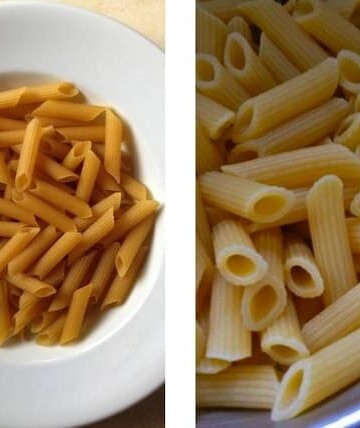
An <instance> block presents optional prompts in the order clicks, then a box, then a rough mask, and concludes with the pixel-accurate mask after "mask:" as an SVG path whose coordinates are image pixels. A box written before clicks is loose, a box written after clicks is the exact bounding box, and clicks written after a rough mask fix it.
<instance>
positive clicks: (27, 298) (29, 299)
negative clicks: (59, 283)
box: [9, 279, 48, 310]
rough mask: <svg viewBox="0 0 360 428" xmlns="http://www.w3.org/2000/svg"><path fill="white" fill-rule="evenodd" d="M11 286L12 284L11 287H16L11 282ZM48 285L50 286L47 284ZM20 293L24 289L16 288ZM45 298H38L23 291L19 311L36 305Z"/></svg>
mask: <svg viewBox="0 0 360 428" xmlns="http://www.w3.org/2000/svg"><path fill="white" fill-rule="evenodd" d="M14 282H16V279H15V280H14ZM9 284H11V286H13V287H16V286H15V285H14V284H12V283H11V282H10V281H9ZM47 285H48V284H47ZM16 288H17V289H18V290H19V291H22V289H21V288H20V287H16ZM42 298H44V297H38V296H36V295H35V294H33V293H31V292H30V291H25V290H24V291H22V294H21V296H20V297H19V305H18V307H19V310H21V309H24V308H26V307H27V306H29V305H33V304H34V303H36V302H38V301H39V300H40V299H42Z"/></svg>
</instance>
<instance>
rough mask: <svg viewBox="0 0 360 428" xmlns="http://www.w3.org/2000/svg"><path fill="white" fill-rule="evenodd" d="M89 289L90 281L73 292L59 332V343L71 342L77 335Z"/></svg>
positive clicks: (86, 304)
mask: <svg viewBox="0 0 360 428" xmlns="http://www.w3.org/2000/svg"><path fill="white" fill-rule="evenodd" d="M91 290H92V284H91V283H90V284H88V285H86V286H84V287H81V288H79V289H78V290H76V291H75V292H74V295H73V296H72V299H71V303H70V307H69V311H68V313H67V316H66V319H65V323H64V327H63V330H62V332H61V337H60V344H61V345H64V344H66V343H69V342H72V341H73V340H75V339H77V338H78V337H79V335H80V332H81V327H82V325H83V321H84V318H85V312H86V309H87V306H88V303H89V299H90V296H91Z"/></svg>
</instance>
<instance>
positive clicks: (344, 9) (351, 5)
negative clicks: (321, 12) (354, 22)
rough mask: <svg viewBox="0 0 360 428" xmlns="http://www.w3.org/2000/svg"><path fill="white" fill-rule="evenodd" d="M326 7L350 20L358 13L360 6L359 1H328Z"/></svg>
mask: <svg viewBox="0 0 360 428" xmlns="http://www.w3.org/2000/svg"><path fill="white" fill-rule="evenodd" d="M326 6H328V7H329V8H330V9H332V10H333V11H335V12H336V13H338V14H339V15H342V16H343V17H344V18H346V19H350V18H351V16H352V15H353V14H354V13H356V11H357V8H358V6H359V1H358V0H327V1H326Z"/></svg>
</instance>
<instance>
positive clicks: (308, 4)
mask: <svg viewBox="0 0 360 428" xmlns="http://www.w3.org/2000/svg"><path fill="white" fill-rule="evenodd" d="M294 16H295V19H296V22H297V23H298V24H300V25H301V27H302V28H303V29H304V30H306V31H307V32H308V33H309V34H310V35H311V36H312V37H313V38H314V39H315V40H317V41H319V42H320V43H321V44H322V45H323V46H325V47H327V48H328V49H329V50H331V51H333V52H335V53H337V52H339V51H340V50H341V49H349V50H351V51H353V52H357V53H360V30H359V29H358V28H356V27H355V25H353V24H352V23H351V22H349V21H348V20H347V19H345V18H344V17H343V16H341V15H340V14H338V13H336V11H334V10H332V9H331V8H330V7H328V6H327V5H326V3H324V2H322V1H318V0H299V1H297V2H296V5H295V10H294Z"/></svg>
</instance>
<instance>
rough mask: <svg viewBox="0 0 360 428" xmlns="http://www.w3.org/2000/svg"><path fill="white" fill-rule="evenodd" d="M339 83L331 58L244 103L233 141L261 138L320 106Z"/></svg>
mask: <svg viewBox="0 0 360 428" xmlns="http://www.w3.org/2000/svg"><path fill="white" fill-rule="evenodd" d="M256 1H258V0H256ZM269 3H270V2H269ZM338 81H339V67H338V64H337V62H336V60H335V59H334V58H329V59H327V60H325V61H324V62H322V63H321V64H319V65H317V66H316V67H314V68H312V69H311V70H309V71H307V72H305V73H303V74H300V75H299V76H296V77H294V78H293V79H291V80H288V81H286V82H283V83H282V84H281V85H278V86H276V87H274V88H272V89H270V90H268V91H266V92H264V93H262V94H260V95H258V96H256V97H254V98H251V99H250V100H247V101H245V102H244V103H243V104H242V105H241V107H240V108H239V110H238V112H237V114H236V118H235V121H234V128H233V134H232V139H233V140H234V141H235V142H238V143H240V142H243V141H246V140H249V139H251V138H256V137H259V136H260V135H263V134H265V133H266V132H267V131H269V130H270V129H273V128H275V127H276V126H278V125H281V124H282V123H284V122H286V121H287V120H290V119H293V118H294V117H295V116H297V115H298V114H301V113H304V112H306V111H308V110H310V109H312V108H315V107H317V106H319V105H321V104H322V103H324V102H325V101H327V100H329V99H330V98H331V96H332V95H333V94H334V92H335V90H336V88H337V85H338ZM290 94H291V95H290Z"/></svg>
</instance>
